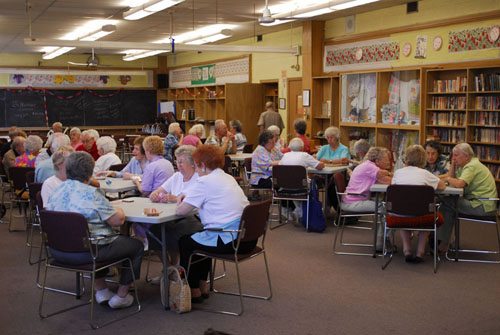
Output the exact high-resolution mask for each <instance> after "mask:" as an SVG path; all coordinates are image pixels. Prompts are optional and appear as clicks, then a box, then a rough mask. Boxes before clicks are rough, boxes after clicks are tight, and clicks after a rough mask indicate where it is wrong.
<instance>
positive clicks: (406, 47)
mask: <svg viewBox="0 0 500 335" xmlns="http://www.w3.org/2000/svg"><path fill="white" fill-rule="evenodd" d="M402 51H403V56H405V57H408V56H409V55H410V52H411V44H410V43H409V42H406V43H405V44H403V49H402Z"/></svg>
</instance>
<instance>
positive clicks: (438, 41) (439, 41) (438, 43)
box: [432, 36, 443, 51]
mask: <svg viewBox="0 0 500 335" xmlns="http://www.w3.org/2000/svg"><path fill="white" fill-rule="evenodd" d="M442 46H443V38H442V37H441V36H436V37H434V40H433V41H432V48H433V49H434V50H436V51H438V50H440V49H441V47H442Z"/></svg>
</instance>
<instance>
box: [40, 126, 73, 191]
mask: <svg viewBox="0 0 500 335" xmlns="http://www.w3.org/2000/svg"><path fill="white" fill-rule="evenodd" d="M69 144H70V139H69V137H68V135H65V134H63V133H55V134H54V135H53V137H52V143H51V144H50V148H49V149H47V150H46V151H44V152H41V153H40V154H39V155H38V156H37V160H36V161H35V181H36V182H37V183H43V182H44V181H45V180H46V179H48V178H49V177H52V176H53V175H54V164H53V163H52V159H50V157H51V155H52V153H54V152H56V151H57V150H58V149H59V148H60V147H62V146H66V145H69ZM41 156H44V159H42V158H43V157H41Z"/></svg>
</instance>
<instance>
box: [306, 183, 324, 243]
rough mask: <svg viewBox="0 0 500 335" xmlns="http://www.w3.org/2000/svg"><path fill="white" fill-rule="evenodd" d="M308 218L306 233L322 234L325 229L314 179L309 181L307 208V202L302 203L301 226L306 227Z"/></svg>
mask: <svg viewBox="0 0 500 335" xmlns="http://www.w3.org/2000/svg"><path fill="white" fill-rule="evenodd" d="M308 216H309V228H308V229H307V231H310V232H315V233H322V232H324V231H325V229H326V221H325V215H324V214H323V205H322V204H321V201H319V197H318V185H317V184H316V181H315V180H314V179H312V180H311V186H310V189H309V208H308V207H307V202H303V203H302V225H303V226H304V227H306V226H307V217H308Z"/></svg>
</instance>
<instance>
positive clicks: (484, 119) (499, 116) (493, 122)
mask: <svg viewBox="0 0 500 335" xmlns="http://www.w3.org/2000/svg"><path fill="white" fill-rule="evenodd" d="M473 121H474V123H475V124H479V125H482V126H498V123H499V121H500V112H477V113H474V117H473Z"/></svg>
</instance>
